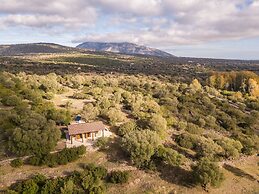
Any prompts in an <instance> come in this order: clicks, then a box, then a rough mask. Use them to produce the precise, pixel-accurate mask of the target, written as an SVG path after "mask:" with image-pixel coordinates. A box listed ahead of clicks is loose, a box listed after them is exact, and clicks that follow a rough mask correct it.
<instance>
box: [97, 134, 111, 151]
mask: <svg viewBox="0 0 259 194" xmlns="http://www.w3.org/2000/svg"><path fill="white" fill-rule="evenodd" d="M108 142H109V138H108V137H100V138H98V139H97V140H96V141H95V143H94V147H97V148H99V149H100V150H104V149H106V148H107V144H108Z"/></svg>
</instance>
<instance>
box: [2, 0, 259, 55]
mask: <svg viewBox="0 0 259 194" xmlns="http://www.w3.org/2000/svg"><path fill="white" fill-rule="evenodd" d="M85 41H99V42H133V43H136V44H140V45H146V46H150V47H154V48H158V49H161V50H164V51H167V52H169V53H172V54H174V55H176V56H189V57H212V58H233V59H259V0H44V1H42V0H0V44H18V43H33V42H53V43H58V44H62V45H67V46H76V45H77V44H79V43H82V42H85Z"/></svg>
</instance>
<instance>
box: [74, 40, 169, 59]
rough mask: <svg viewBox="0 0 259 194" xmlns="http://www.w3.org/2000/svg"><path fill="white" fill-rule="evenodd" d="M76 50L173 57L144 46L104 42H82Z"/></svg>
mask: <svg viewBox="0 0 259 194" xmlns="http://www.w3.org/2000/svg"><path fill="white" fill-rule="evenodd" d="M77 48H84V49H89V50H92V51H108V52H114V53H123V54H130V55H149V56H157V57H173V55H171V54H169V53H167V52H164V51H161V50H158V49H155V48H150V47H146V46H141V45H137V44H133V43H128V42H122V43H111V42H109V43H105V42H84V43H82V44H79V45H78V46H77Z"/></svg>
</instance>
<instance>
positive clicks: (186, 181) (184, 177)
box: [157, 162, 194, 188]
mask: <svg viewBox="0 0 259 194" xmlns="http://www.w3.org/2000/svg"><path fill="white" fill-rule="evenodd" d="M157 171H158V172H159V173H160V175H159V176H160V178H161V179H163V180H165V181H167V182H169V183H173V184H177V185H180V186H184V187H188V188H191V187H193V186H194V184H193V180H192V174H191V171H188V170H186V169H183V168H181V167H180V166H172V165H169V164H165V163H163V162H162V163H160V165H157Z"/></svg>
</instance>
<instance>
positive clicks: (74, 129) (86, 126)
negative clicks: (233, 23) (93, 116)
mask: <svg viewBox="0 0 259 194" xmlns="http://www.w3.org/2000/svg"><path fill="white" fill-rule="evenodd" d="M103 129H105V125H104V124H103V122H101V121H98V122H92V123H78V124H72V125H68V134H69V135H77V134H82V133H89V132H98V131H101V130H103Z"/></svg>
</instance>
